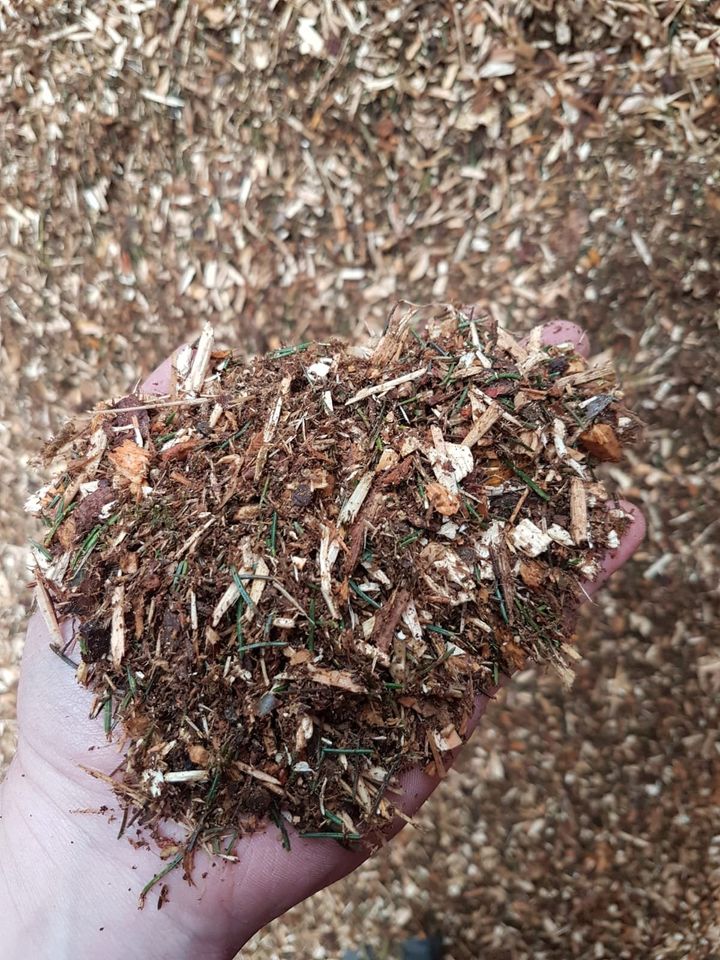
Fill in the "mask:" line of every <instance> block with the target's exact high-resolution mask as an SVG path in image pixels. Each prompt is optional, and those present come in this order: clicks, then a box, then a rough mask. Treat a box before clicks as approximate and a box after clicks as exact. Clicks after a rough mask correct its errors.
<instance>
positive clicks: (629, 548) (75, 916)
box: [0, 322, 645, 960]
mask: <svg viewBox="0 0 720 960" xmlns="http://www.w3.org/2000/svg"><path fill="white" fill-rule="evenodd" d="M543 339H544V341H545V342H546V343H559V342H564V341H567V340H572V341H573V342H574V343H575V344H576V347H577V349H578V351H579V352H580V353H583V354H584V355H587V354H588V351H589V344H588V340H587V336H586V334H585V333H584V332H583V331H581V330H580V329H579V328H578V327H576V326H575V325H574V324H570V323H566V322H556V323H552V324H550V325H548V326H547V327H545V329H544V331H543ZM169 369H170V368H169V362H167V361H166V362H165V363H164V364H162V365H161V366H160V367H159V368H158V369H157V370H156V371H155V372H154V373H153V374H152V375H151V376H150V377H149V378H148V380H147V381H146V382H145V383H144V384H143V387H142V389H143V390H144V391H145V392H156V393H162V392H164V390H165V387H166V385H167V382H168V376H169ZM621 505H622V506H623V507H624V509H625V510H626V511H627V512H628V513H630V514H631V515H632V517H633V521H632V524H631V525H630V527H629V529H628V530H627V531H626V533H625V535H624V536H623V539H622V542H621V544H620V546H619V548H618V549H617V550H615V551H613V552H612V553H608V554H607V556H606V557H605V558H604V562H603V569H602V573H601V576H600V577H599V578H598V580H597V581H596V582H595V583H592V584H588V585H587V590H588V594H589V595H592V593H593V592H594V591H595V590H597V588H598V587H599V586H600V584H601V583H602V582H603V581H604V580H605V579H607V577H608V576H610V575H611V574H612V573H613V572H614V571H616V570H617V569H618V568H619V567H621V566H622V564H623V563H624V562H625V561H626V560H627V559H628V558H629V557H630V556H631V555H632V553H633V551H634V550H635V549H636V547H637V545H638V544H639V543H640V541H641V540H642V538H643V535H644V532H645V523H644V520H643V518H642V515H641V514H640V513H639V512H638V511H637V509H636V508H635V507H633V506H632V504H629V503H626V502H622V501H621ZM63 629H67V630H69V626H67V625H66V626H65V627H64V628H63ZM49 643H50V636H49V635H48V632H47V630H46V627H45V625H44V623H43V621H42V619H41V618H40V616H39V615H38V614H37V613H36V614H35V615H34V616H33V617H32V618H31V620H30V624H29V626H28V631H27V640H26V645H25V652H24V656H23V662H22V671H21V680H20V689H19V699H18V723H19V743H18V750H17V754H16V756H15V758H14V760H13V763H12V764H11V767H10V770H9V772H8V775H7V778H6V780H5V781H4V783H3V784H2V785H0V916H1V917H2V918H3V920H2V929H3V941H2V942H3V951H4V952H3V956H5V957H7V958H8V960H16V958H17V960H20V958H24V957H28V956H32V957H33V958H36V960H45V958H47V960H49V958H51V957H52V958H53V960H62V958H66V957H67V958H69V957H72V958H73V960H85V958H88V960H89V958H96V957H100V956H101V957H103V960H115V958H121V957H122V958H123V960H133V958H138V960H139V958H146V957H153V958H155V960H164V958H168V960H170V958H172V960H182V958H184V957H194V956H202V957H204V958H206V960H228V958H231V957H233V956H234V955H235V953H236V952H237V951H238V950H239V949H240V948H241V947H242V946H243V944H244V943H245V942H246V941H247V940H248V939H249V938H250V937H251V936H252V935H253V934H254V933H255V932H257V931H258V930H259V929H261V928H262V927H263V926H264V925H265V924H267V923H268V922H269V921H270V920H272V919H273V918H274V917H277V916H279V915H281V914H282V913H284V912H285V911H286V910H288V909H289V908H290V907H291V906H293V905H294V904H296V903H299V902H300V901H302V900H304V899H305V898H306V897H309V896H310V895H311V894H313V893H315V892H316V891H318V890H320V889H322V888H323V887H325V886H328V885H329V884H331V883H333V882H335V881H336V880H338V879H340V878H341V877H343V876H345V875H347V874H348V873H350V872H351V871H352V870H354V869H355V868H356V867H357V866H358V865H359V864H360V863H361V862H362V861H363V860H364V859H366V858H367V856H368V855H369V852H368V851H367V850H365V849H358V850H354V851H348V850H345V849H343V848H342V847H341V846H340V845H338V844H336V843H335V842H333V841H323V840H320V841H317V840H304V841H303V840H300V839H299V838H298V837H297V836H291V851H290V852H287V851H286V850H284V849H283V847H282V845H281V843H280V842H279V838H278V831H277V830H276V828H275V827H274V826H269V827H268V828H267V829H266V830H264V831H262V832H259V833H256V834H254V835H253V836H251V837H245V838H242V839H241V840H240V841H239V842H238V845H237V849H236V854H237V857H238V861H239V862H237V863H227V862H225V861H220V860H217V859H210V858H208V857H207V856H206V855H205V854H203V853H199V854H198V856H197V857H196V869H195V873H194V876H193V880H194V884H193V885H192V886H191V885H189V884H187V883H186V882H185V881H184V880H183V878H182V875H181V871H180V870H176V871H174V872H172V873H171V874H170V875H169V876H168V877H167V878H166V881H165V882H166V883H167V885H168V888H169V901H168V903H167V904H166V905H165V906H164V908H163V909H162V910H161V911H160V912H158V911H157V910H156V909H155V906H156V904H157V896H158V893H159V887H156V888H155V890H154V891H153V892H152V893H151V894H150V896H149V897H148V902H147V905H146V907H145V909H144V910H142V911H139V910H138V895H139V893H140V890H141V889H142V887H143V886H144V885H145V883H146V882H147V881H148V880H149V879H150V878H151V877H152V876H153V875H154V874H155V873H157V872H158V870H160V869H162V866H163V865H164V861H162V860H161V859H160V858H159V854H158V851H157V850H156V849H154V848H153V849H148V848H139V849H136V848H134V847H133V846H131V844H130V843H128V842H127V841H126V840H122V841H120V842H118V840H117V839H116V835H117V831H118V827H119V818H116V819H115V820H114V822H109V818H108V813H109V812H110V811H113V810H115V809H116V803H115V801H114V797H113V795H112V793H111V791H110V789H109V787H108V786H107V785H106V784H105V783H104V782H102V781H101V780H98V779H94V778H92V777H90V776H89V775H88V774H87V773H86V772H85V771H84V770H83V769H82V768H81V766H85V767H90V768H92V769H95V770H100V771H103V772H105V773H108V774H109V773H110V772H111V771H112V770H113V769H114V768H115V767H116V766H117V764H118V760H119V754H118V746H117V744H116V743H108V742H107V740H106V738H105V735H104V733H103V729H102V724H101V722H99V721H98V720H90V719H89V717H88V712H89V709H90V704H91V702H92V695H91V694H90V693H89V691H87V690H86V689H85V688H83V687H81V686H80V685H79V684H78V683H77V682H76V680H75V677H74V674H73V671H72V670H71V669H70V668H69V667H68V666H67V665H66V664H64V663H63V662H62V661H61V660H60V659H59V658H58V657H55V656H53V655H52V654H51V653H50V652H49V650H48V644H49ZM487 704H488V700H487V699H486V698H485V697H480V698H479V699H478V702H477V706H476V711H475V716H474V718H473V722H472V727H474V726H475V725H477V723H478V722H479V720H480V719H481V717H482V715H483V713H484V711H485V709H486V707H487ZM437 785H438V781H437V780H436V779H433V778H431V777H429V776H428V775H426V774H425V773H424V772H423V771H421V770H413V771H410V772H409V773H407V774H406V775H405V778H404V783H403V787H404V794H403V798H402V804H401V805H402V807H403V809H404V811H405V812H406V813H407V814H410V815H411V814H413V813H415V812H416V811H417V809H418V808H419V807H420V806H421V805H422V804H423V803H424V802H425V800H426V799H427V798H428V797H429V796H430V794H431V793H432V792H433V790H434V789H435V788H436V787H437ZM101 808H103V810H104V811H105V812H104V814H103V813H99V812H98V811H99V810H100V809H101ZM402 825H403V824H402V822H401V821H399V820H398V821H397V822H396V823H395V824H393V825H392V828H391V829H390V830H389V831H388V834H389V836H394V835H395V834H396V833H397V832H398V831H399V830H400V829H401V827H402ZM172 832H173V825H171V824H170V825H168V835H171V834H172Z"/></svg>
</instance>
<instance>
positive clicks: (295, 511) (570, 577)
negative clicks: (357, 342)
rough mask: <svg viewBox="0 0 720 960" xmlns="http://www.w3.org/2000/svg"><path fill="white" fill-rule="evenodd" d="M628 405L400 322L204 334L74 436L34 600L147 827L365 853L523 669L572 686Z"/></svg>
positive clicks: (62, 449)
mask: <svg viewBox="0 0 720 960" xmlns="http://www.w3.org/2000/svg"><path fill="white" fill-rule="evenodd" d="M621 398H622V394H621V392H620V391H619V390H618V389H617V387H616V385H615V381H614V376H613V371H612V369H611V368H610V367H609V366H608V365H607V364H600V365H599V366H593V365H592V364H588V362H587V361H585V360H584V359H582V358H581V357H580V356H578V355H577V354H576V353H575V352H574V349H573V347H572V345H571V344H565V345H559V346H553V347H546V346H543V345H542V343H541V340H540V330H539V329H538V330H536V331H534V332H533V334H531V335H530V338H529V340H528V341H526V342H523V343H520V342H518V341H517V340H516V339H514V338H513V337H512V336H511V335H510V334H509V333H508V332H507V331H505V330H503V329H501V328H499V327H498V326H497V325H496V324H494V323H493V322H492V321H491V320H490V319H489V318H488V317H475V316H474V315H473V311H472V310H471V309H456V308H453V307H451V306H448V305H445V304H433V305H429V306H424V307H418V306H415V305H410V304H407V303H401V304H398V305H397V306H396V307H395V308H394V310H393V312H392V314H391V316H390V320H389V322H388V325H387V328H386V331H385V333H384V335H383V336H382V338H381V339H380V341H379V343H378V344H377V346H376V347H375V348H374V349H371V348H348V347H346V346H345V345H343V344H342V343H341V342H330V343H325V344H313V343H307V344H301V345H299V346H296V347H287V348H284V349H282V350H278V351H276V352H275V353H274V354H271V355H268V356H265V357H260V358H258V359H256V360H254V361H252V362H251V363H249V364H247V363H246V362H244V361H241V360H240V359H236V358H234V357H233V355H232V354H230V353H229V352H228V351H225V350H216V349H214V348H213V333H212V330H211V329H210V328H206V330H205V331H204V333H203V334H202V336H201V338H200V340H199V342H198V344H197V346H196V348H195V349H194V350H191V349H190V348H185V349H184V350H182V351H180V352H179V354H178V355H177V356H176V358H175V360H174V367H173V377H172V384H171V388H170V391H169V393H168V395H166V396H141V395H133V396H129V397H124V398H123V399H121V400H120V401H112V402H108V403H107V404H105V405H104V406H103V407H102V409H99V410H95V411H93V413H92V414H91V415H90V416H88V417H87V418H86V419H84V420H82V422H75V423H71V424H69V425H68V427H67V428H66V430H65V431H63V433H62V435H60V436H59V437H58V438H57V439H56V440H54V441H53V442H52V443H51V444H50V445H49V447H48V451H47V453H48V457H49V458H51V459H52V460H53V461H54V463H55V464H56V473H55V479H54V480H53V482H52V483H50V484H49V485H48V486H47V487H45V488H43V489H42V490H41V491H39V492H38V494H37V495H36V496H35V497H34V498H33V500H32V502H31V503H30V505H29V509H31V510H34V512H36V513H38V514H39V515H40V516H41V518H42V520H43V522H44V523H45V525H46V528H47V529H46V531H45V536H44V539H43V541H42V543H39V544H35V556H36V558H37V562H38V574H37V586H38V598H39V605H40V608H41V610H42V611H43V614H44V616H45V618H46V621H47V622H48V625H49V628H50V631H51V633H52V634H53V637H54V640H55V642H56V645H55V650H56V652H57V653H59V654H60V655H62V656H63V657H64V658H65V659H67V660H69V661H72V658H73V656H75V657H78V656H79V658H80V662H79V665H77V675H78V679H79V680H80V682H81V683H83V684H85V685H87V686H88V687H90V688H91V690H92V691H93V692H94V693H95V696H96V700H95V712H96V713H97V714H98V715H102V716H103V717H104V722H105V729H106V732H107V734H108V736H114V737H117V738H121V739H122V740H123V742H124V746H125V752H124V754H123V762H122V765H121V768H120V769H119V770H118V772H117V774H116V776H115V778H114V779H113V787H114V790H115V792H116V794H117V796H118V798H119V800H120V802H121V805H122V807H123V809H124V812H125V826H127V825H128V824H130V823H137V824H139V825H143V826H145V827H146V828H148V829H149V830H150V831H151V832H152V831H153V830H154V829H155V828H156V827H157V826H158V825H159V823H160V821H162V820H163V819H165V818H171V819H173V820H176V821H179V822H181V823H182V824H183V825H184V826H185V827H186V828H187V842H186V847H185V849H184V854H185V856H188V855H190V854H191V853H192V850H193V849H195V848H196V847H197V846H198V845H200V844H203V845H208V846H210V847H212V848H213V849H214V850H215V851H216V852H217V850H218V849H222V850H223V851H225V852H226V853H227V855H231V852H232V844H233V842H234V838H236V837H237V836H239V835H242V834H244V833H248V832H252V831H253V830H254V829H256V828H257V826H258V825H259V824H260V823H261V822H263V821H265V820H267V819H268V818H271V819H273V820H274V821H275V822H276V824H277V825H278V827H279V830H280V832H281V834H282V836H283V839H284V842H286V843H287V842H289V838H288V832H287V828H286V825H287V824H291V825H292V827H293V828H294V829H295V830H297V831H298V832H299V833H300V834H301V835H304V836H306V837H328V838H334V839H337V840H340V841H343V842H353V841H358V840H360V839H361V838H368V837H370V838H371V837H372V835H373V834H374V832H375V831H377V830H378V828H381V827H382V825H383V824H384V823H387V822H388V821H389V820H391V819H392V818H393V816H394V815H395V813H396V803H397V796H398V792H399V791H401V789H402V788H401V786H400V785H399V782H398V775H399V774H401V773H402V771H403V770H404V769H406V768H408V767H410V766H411V765H414V764H420V765H422V766H424V767H426V768H428V769H429V770H430V772H432V773H435V774H439V775H441V776H442V775H443V773H444V771H445V769H446V765H447V762H448V757H447V752H448V751H451V750H453V749H455V748H456V747H458V746H459V745H460V744H461V743H462V742H463V739H464V738H465V736H466V733H467V726H468V721H469V718H470V717H471V715H472V713H473V708H474V704H475V701H476V698H477V695H478V694H479V693H481V692H489V691H491V690H492V689H493V688H494V687H496V685H497V684H498V682H499V680H500V677H501V675H505V674H511V673H512V672H513V671H514V670H516V669H517V668H519V667H520V666H522V665H523V664H524V663H525V662H526V660H527V658H530V659H533V660H544V661H547V662H549V663H550V664H552V665H553V666H554V667H555V668H556V669H558V670H559V671H560V672H561V673H562V674H563V675H565V676H569V675H570V671H569V667H568V663H569V661H571V660H572V659H573V658H574V657H575V656H576V655H575V652H574V649H573V647H572V646H571V642H572V639H573V629H574V623H575V619H576V614H577V610H578V606H579V604H580V603H581V602H582V600H583V597H584V590H583V582H586V581H590V580H592V579H593V578H594V577H595V576H596V575H597V573H598V570H599V558H601V557H602V555H603V554H604V553H605V552H606V551H607V550H608V549H612V548H613V547H615V546H617V544H618V539H619V536H620V535H621V533H622V531H623V529H624V528H625V526H626V525H627V522H628V518H627V516H626V515H625V514H624V513H623V512H622V511H621V510H618V509H616V508H613V507H612V504H609V503H608V500H609V495H608V493H607V492H606V489H605V487H604V486H603V484H602V482H600V481H599V480H598V479H597V477H596V476H595V466H596V464H597V463H598V461H602V460H617V459H619V458H620V456H621V444H622V443H623V442H628V441H630V440H632V439H633V436H634V434H635V433H636V431H637V421H636V419H635V418H634V417H633V416H632V414H630V413H629V412H628V411H627V410H626V409H625V408H624V407H623V405H622V402H621ZM71 616H72V617H76V618H78V619H77V622H78V624H79V627H78V629H77V631H76V635H75V637H74V638H73V640H72V642H71V643H70V644H69V645H68V644H67V643H65V642H64V641H63V639H62V634H61V633H60V630H59V626H58V624H59V622H62V621H63V620H65V619H67V618H68V617H71ZM218 844H222V846H221V848H220V847H219V846H218Z"/></svg>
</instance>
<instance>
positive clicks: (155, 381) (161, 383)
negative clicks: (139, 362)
mask: <svg viewBox="0 0 720 960" xmlns="http://www.w3.org/2000/svg"><path fill="white" fill-rule="evenodd" d="M186 346H188V344H181V345H180V347H178V349H177V350H176V351H175V353H173V354H172V355H171V356H169V357H167V358H166V359H165V360H163V362H162V363H161V364H160V365H159V366H158V367H155V369H154V370H153V372H152V373H151V374H150V376H149V377H148V378H147V379H146V380H144V381H143V382H142V384H141V385H140V392H141V393H149V394H163V393H167V392H168V391H169V390H170V382H171V380H172V372H173V361H174V359H175V357H176V356H177V355H178V353H179V352H180V350H182V349H183V348H184V347H186Z"/></svg>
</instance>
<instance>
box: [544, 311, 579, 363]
mask: <svg viewBox="0 0 720 960" xmlns="http://www.w3.org/2000/svg"><path fill="white" fill-rule="evenodd" d="M540 340H541V342H542V343H543V344H544V345H545V346H547V347H552V346H554V345H556V344H558V343H572V345H573V346H574V347H575V350H576V351H577V352H578V353H579V354H580V356H581V357H589V356H590V338H589V337H588V335H587V333H586V331H585V330H583V328H582V327H579V326H578V325H577V324H576V323H571V322H570V321H569V320H552V321H551V322H550V323H546V324H544V325H543V327H542V329H541V333H540Z"/></svg>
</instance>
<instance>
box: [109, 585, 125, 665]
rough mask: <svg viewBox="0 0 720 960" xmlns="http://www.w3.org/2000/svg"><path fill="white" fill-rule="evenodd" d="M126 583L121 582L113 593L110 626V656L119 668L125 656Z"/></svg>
mask: <svg viewBox="0 0 720 960" xmlns="http://www.w3.org/2000/svg"><path fill="white" fill-rule="evenodd" d="M124 604H125V585H124V584H122V583H120V584H118V586H117V587H115V589H114V591H113V595H112V621H111V627H110V658H111V660H112V663H113V666H114V667H115V669H116V670H117V669H118V668H119V667H120V665H121V664H122V659H123V657H124V656H125V607H124Z"/></svg>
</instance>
